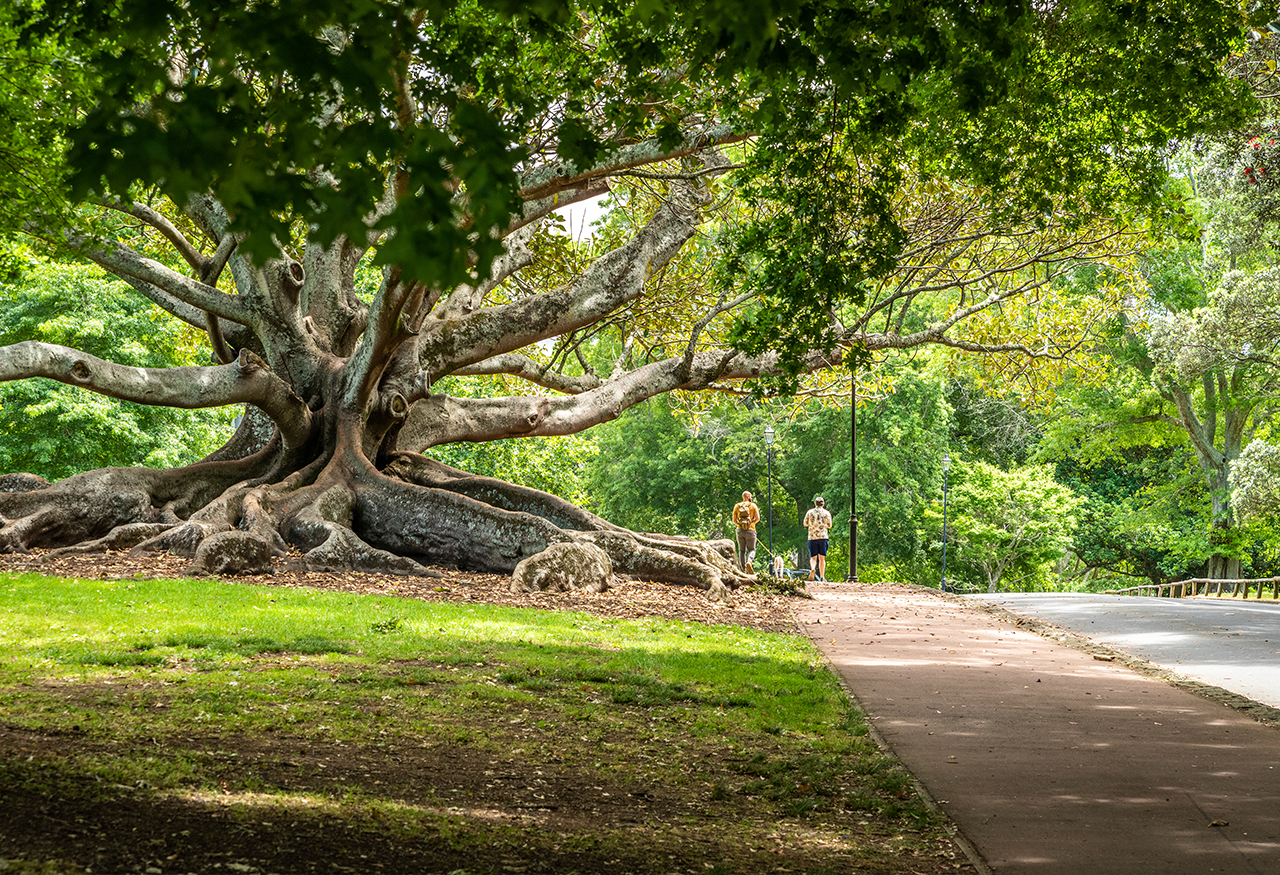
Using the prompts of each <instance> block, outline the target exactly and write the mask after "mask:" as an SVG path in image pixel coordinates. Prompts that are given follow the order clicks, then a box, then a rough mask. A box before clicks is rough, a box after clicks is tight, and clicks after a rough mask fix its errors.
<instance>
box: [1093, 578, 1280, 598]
mask: <svg viewBox="0 0 1280 875" xmlns="http://www.w3.org/2000/svg"><path fill="white" fill-rule="evenodd" d="M1255 584H1256V585H1257V587H1258V593H1257V595H1256V596H1255V598H1262V592H1263V590H1264V589H1266V588H1267V586H1268V585H1270V587H1271V597H1272V598H1275V599H1280V577H1249V578H1239V579H1236V580H1212V579H1210V578H1207V577H1194V578H1192V579H1190V580H1175V581H1174V582H1173V583H1144V584H1142V585H1141V586H1131V587H1128V588H1127V589H1113V590H1109V592H1112V593H1115V594H1116V595H1130V594H1133V595H1149V596H1155V597H1156V598H1175V599H1180V598H1186V597H1187V596H1193V595H1200V592H1201V588H1202V587H1203V589H1204V594H1205V595H1210V594H1212V595H1214V596H1216V597H1217V598H1222V593H1223V589H1224V588H1226V587H1230V589H1231V597H1232V598H1235V596H1236V594H1237V593H1238V592H1240V588H1241V587H1243V588H1244V592H1243V594H1242V598H1246V599H1247V598H1248V597H1249V589H1250V587H1252V586H1254V585H1255ZM1166 590H1167V591H1168V595H1167V596H1166V595H1165V592H1166Z"/></svg>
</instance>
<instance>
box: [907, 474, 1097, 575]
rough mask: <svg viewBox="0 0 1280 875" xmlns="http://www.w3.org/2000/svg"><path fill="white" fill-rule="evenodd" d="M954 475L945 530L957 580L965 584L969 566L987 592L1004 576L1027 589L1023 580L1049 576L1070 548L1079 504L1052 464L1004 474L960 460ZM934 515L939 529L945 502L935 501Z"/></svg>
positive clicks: (932, 510)
mask: <svg viewBox="0 0 1280 875" xmlns="http://www.w3.org/2000/svg"><path fill="white" fill-rule="evenodd" d="M952 474H953V477H954V480H955V485H954V486H953V487H952V488H951V490H950V502H949V507H948V522H947V528H948V531H949V533H950V536H951V544H952V548H951V549H952V550H954V553H953V555H954V557H955V558H954V560H953V561H955V563H956V571H955V576H956V577H958V578H961V579H963V578H964V577H965V576H966V575H965V568H966V566H967V567H968V568H969V569H971V571H970V574H971V575H972V573H973V572H978V575H977V576H979V579H981V581H982V583H983V584H984V585H985V586H986V590H987V592H998V591H999V589H1000V582H1001V579H1002V578H1003V577H1004V576H1005V575H1008V576H1010V577H1013V578H1016V579H1019V580H1021V582H1022V585H1023V587H1024V588H1026V581H1025V578H1029V577H1033V576H1039V577H1041V578H1044V577H1046V576H1047V573H1048V571H1049V568H1050V566H1052V564H1053V562H1054V561H1055V560H1057V559H1058V558H1059V557H1060V556H1061V555H1062V554H1063V553H1064V552H1065V551H1066V550H1067V548H1068V547H1069V546H1070V545H1071V535H1072V531H1073V530H1074V528H1075V524H1076V513H1077V510H1078V508H1079V506H1080V503H1081V499H1080V498H1079V497H1078V496H1077V495H1075V494H1074V493H1073V492H1072V491H1071V490H1070V489H1068V488H1067V487H1065V486H1063V485H1062V484H1060V483H1058V482H1057V481H1056V480H1054V479H1053V470H1052V468H1050V467H1049V466H1048V465H1029V466H1026V467H1022V468H1018V469H1015V470H1012V471H1002V470H1001V469H999V468H997V467H995V466H994V465H988V464H987V463H986V462H968V461H960V460H956V462H955V464H953V466H952ZM930 516H931V517H932V518H933V520H934V521H935V524H938V525H939V529H940V528H941V525H940V524H941V521H942V505H941V502H934V504H933V507H932V509H931V514H930ZM948 558H949V559H950V557H948ZM948 568H949V573H950V565H949V566H948Z"/></svg>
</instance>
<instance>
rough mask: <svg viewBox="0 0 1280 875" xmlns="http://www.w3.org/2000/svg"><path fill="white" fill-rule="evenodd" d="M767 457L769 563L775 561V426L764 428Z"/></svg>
mask: <svg viewBox="0 0 1280 875" xmlns="http://www.w3.org/2000/svg"><path fill="white" fill-rule="evenodd" d="M764 444H765V456H766V457H767V458H768V460H769V561H770V562H772V561H773V426H772V425H767V424H766V425H765V427H764Z"/></svg>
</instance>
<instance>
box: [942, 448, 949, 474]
mask: <svg viewBox="0 0 1280 875" xmlns="http://www.w3.org/2000/svg"><path fill="white" fill-rule="evenodd" d="M942 470H943V472H944V473H945V472H947V471H950V470H951V456H950V455H949V454H947V453H945V452H944V453H943V454H942Z"/></svg>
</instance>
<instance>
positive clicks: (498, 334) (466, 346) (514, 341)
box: [419, 183, 704, 379]
mask: <svg viewBox="0 0 1280 875" xmlns="http://www.w3.org/2000/svg"><path fill="white" fill-rule="evenodd" d="M703 202H704V196H703V194H702V192H701V190H700V189H699V188H698V187H697V186H696V185H695V184H694V183H678V184H677V185H676V186H675V187H674V190H673V192H672V196H671V197H670V198H669V199H668V200H667V201H666V202H664V203H663V205H662V206H661V207H660V208H659V209H658V211H657V213H656V214H655V215H654V217H653V219H651V220H650V221H649V223H648V224H647V225H646V226H645V227H644V228H643V229H641V231H640V233H638V234H637V235H636V236H635V237H634V238H633V239H632V240H631V241H629V242H628V243H627V244H625V245H624V246H621V247H619V248H618V249H615V250H613V251H612V252H609V253H607V254H605V255H603V256H601V257H600V258H599V259H597V260H596V262H595V263H594V264H592V265H591V267H589V268H588V269H587V270H586V271H585V272H584V273H583V274H582V275H581V276H580V277H579V278H578V279H577V280H575V281H574V282H572V283H569V284H567V285H564V286H561V287H560V288H558V289H553V290H551V291H549V292H544V293H543V294H541V295H536V296H533V297H529V298H523V299H521V300H518V301H515V302H513V303H511V304H506V305H502V306H497V307H491V308H486V309H484V310H478V311H476V312H474V313H471V314H468V315H467V316H465V317H461V318H457V319H452V320H448V321H447V322H443V323H442V322H441V320H438V319H433V320H429V322H428V325H427V329H426V330H425V331H424V334H423V337H422V338H421V339H420V341H419V349H420V350H421V351H422V358H421V360H420V361H421V366H422V368H423V370H426V371H427V372H429V373H431V374H433V379H434V376H439V375H443V374H444V373H448V372H451V371H453V370H455V369H456V368H458V367H461V366H466V365H469V364H473V363H475V362H479V361H483V360H484V359H487V358H490V357H492V356H494V355H498V354H501V353H505V352H512V351H514V350H517V349H520V348H522V347H525V346H529V345H530V344H533V343H537V342H538V341H541V340H545V339H547V338H549V337H556V336H559V335H562V334H566V333H568V332H570V331H573V330H575V329H578V328H582V327H585V326H587V325H591V324H592V323H594V322H596V321H597V320H599V319H600V318H602V317H604V316H606V315H607V314H609V313H610V312H612V311H613V310H615V309H616V308H618V307H619V306H621V305H623V304H625V303H626V302H627V301H630V300H632V299H634V298H636V297H637V296H639V295H640V294H641V293H642V292H643V291H644V289H645V284H646V282H647V281H648V279H649V277H650V276H651V275H652V274H653V273H654V271H656V270H657V269H658V268H659V267H661V266H662V265H664V264H666V263H667V262H668V261H669V260H670V259H671V258H672V257H673V256H674V255H675V254H676V253H677V252H679V250H680V248H681V247H682V246H683V245H684V244H685V242H686V241H687V240H688V239H689V238H690V237H692V236H693V234H694V231H695V230H696V228H697V218H698V210H699V208H700V207H701V206H702V204H703Z"/></svg>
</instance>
